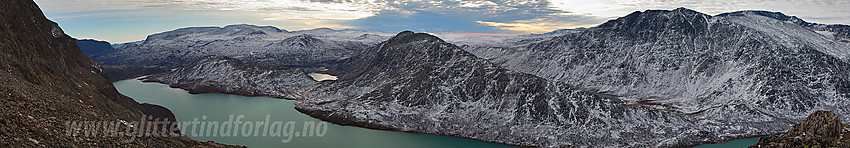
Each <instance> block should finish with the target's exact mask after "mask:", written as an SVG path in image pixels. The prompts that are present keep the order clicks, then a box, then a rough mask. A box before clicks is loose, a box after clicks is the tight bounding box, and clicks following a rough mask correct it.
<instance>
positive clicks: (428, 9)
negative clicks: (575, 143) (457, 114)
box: [35, 0, 850, 43]
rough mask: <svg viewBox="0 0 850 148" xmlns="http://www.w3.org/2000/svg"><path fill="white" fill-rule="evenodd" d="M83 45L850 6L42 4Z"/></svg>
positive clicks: (457, 0) (846, 0) (136, 0)
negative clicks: (212, 33)
mask: <svg viewBox="0 0 850 148" xmlns="http://www.w3.org/2000/svg"><path fill="white" fill-rule="evenodd" d="M35 2H36V3H37V4H38V5H39V6H40V7H41V9H42V11H44V13H45V15H46V16H47V17H48V18H49V19H51V20H53V21H56V22H57V23H59V25H60V27H62V28H63V30H64V31H65V32H66V33H67V34H69V35H71V36H74V37H75V38H80V39H97V40H105V41H110V42H112V43H124V42H132V41H139V40H144V39H145V37H146V36H147V35H149V34H153V33H158V32H164V31H169V30H174V29H177V28H184V27H206V26H226V25H230V24H254V25H264V26H275V27H278V28H281V29H285V30H289V31H295V30H304V29H313V28H323V27H324V28H333V29H358V30H366V31H383V32H387V33H395V32H399V31H404V30H411V31H416V32H457V33H467V34H480V35H487V34H496V35H498V34H502V35H504V34H529V33H544V32H549V31H553V30H557V29H572V28H578V27H593V26H596V25H599V24H601V23H604V22H605V21H607V20H611V19H616V18H617V17H621V16H625V15H627V14H629V13H632V12H634V11H643V10H647V9H665V10H672V9H675V8H678V7H685V8H689V9H693V10H696V11H700V12H703V13H707V14H711V15H716V14H719V13H723V12H733V11H739V10H767V11H779V12H783V13H785V14H787V15H793V16H798V17H800V18H803V19H804V20H807V21H809V22H817V23H825V24H850V0H699V1H690V0H583V1H580V0H35Z"/></svg>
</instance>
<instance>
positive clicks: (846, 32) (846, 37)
mask: <svg viewBox="0 0 850 148" xmlns="http://www.w3.org/2000/svg"><path fill="white" fill-rule="evenodd" d="M743 15H761V16H766V17H770V18H774V19H777V20H780V21H785V22H789V23H794V24H797V25H800V26H803V27H804V28H808V29H810V30H813V31H815V32H817V33H820V34H823V35H824V36H826V37H828V38H830V39H834V40H836V41H840V42H845V43H850V26H848V25H842V24H831V25H827V24H818V23H811V22H807V21H805V20H803V19H800V18H798V17H796V16H788V15H785V14H783V13H782V12H770V11H755V10H748V11H738V12H731V13H724V14H720V15H719V16H743Z"/></svg>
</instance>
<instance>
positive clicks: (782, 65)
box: [493, 8, 850, 136]
mask: <svg viewBox="0 0 850 148" xmlns="http://www.w3.org/2000/svg"><path fill="white" fill-rule="evenodd" d="M511 51H515V52H513V53H509V54H505V55H502V56H498V57H494V58H493V61H494V62H495V63H499V64H500V65H502V66H503V67H505V68H507V69H511V70H517V71H521V72H524V73H529V74H533V75H536V76H540V77H543V78H546V79H550V80H556V81H560V82H563V83H567V84H570V85H572V86H577V87H579V88H582V89H585V90H591V91H598V92H605V93H608V94H612V95H615V96H620V97H621V98H622V99H624V100H626V101H627V102H631V103H633V104H636V105H642V106H651V107H655V108H660V109H667V110H672V111H676V112H682V113H686V114H688V115H689V116H690V118H691V119H690V120H692V121H695V122H704V123H718V124H720V125H722V126H719V127H718V128H731V127H737V128H751V129H749V130H747V131H764V132H777V131H771V129H772V128H771V127H759V126H752V124H753V123H764V124H766V125H769V126H776V127H782V128H787V127H788V125H789V124H790V123H794V122H799V121H800V120H802V119H803V118H805V117H806V115H808V114H809V113H811V112H814V111H817V110H831V111H834V112H836V113H838V114H839V115H842V119H845V120H846V119H850V116H848V115H850V62H848V58H850V47H848V44H845V43H841V42H837V41H835V40H832V39H829V38H827V37H825V36H823V35H821V34H819V33H817V32H814V31H812V30H809V29H807V28H805V27H804V26H800V25H797V24H794V23H792V22H788V21H782V20H777V19H775V18H771V17H766V16H763V15H753V14H750V13H742V14H740V15H718V16H709V15H705V14H702V13H699V12H695V11H692V10H687V9H683V8H680V9H676V10H674V11H644V12H636V13H633V14H630V15H628V16H625V17H622V18H619V19H617V20H613V21H609V22H607V23H605V24H602V25H600V26H598V27H595V28H592V29H588V30H585V31H582V32H579V33H575V34H569V35H566V36H562V37H557V38H554V39H552V40H549V41H543V42H539V43H534V44H530V45H527V46H521V47H517V48H516V49H513V50H511ZM723 133H725V134H727V135H748V136H755V135H750V134H749V133H747V132H743V133H740V132H723Z"/></svg>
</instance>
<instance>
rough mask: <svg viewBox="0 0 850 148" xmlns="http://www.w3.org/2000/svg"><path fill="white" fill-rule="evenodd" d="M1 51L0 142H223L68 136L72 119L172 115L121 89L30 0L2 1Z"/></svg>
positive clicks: (30, 144)
mask: <svg viewBox="0 0 850 148" xmlns="http://www.w3.org/2000/svg"><path fill="white" fill-rule="evenodd" d="M0 57H2V58H0V106H2V107H0V125H1V126H0V146H2V147H38V146H47V147H106V146H122V147H123V146H126V147H190V146H223V145H219V144H215V143H211V142H198V141H194V140H191V139H189V138H187V137H185V136H173V137H155V136H142V137H136V138H133V137H129V136H103V135H99V136H81V135H74V134H68V133H67V132H66V129H72V130H78V129H73V128H74V127H70V126H68V123H70V122H74V121H125V122H139V121H142V120H145V119H143V115H149V116H154V117H156V118H164V117H170V118H172V119H170V120H173V114H172V113H171V112H169V111H168V110H167V109H164V108H158V107H156V106H153V105H141V104H139V103H137V102H135V101H133V100H132V99H130V98H127V97H125V96H123V95H121V94H119V93H118V91H116V90H115V88H114V87H113V86H112V84H111V83H110V82H109V81H107V80H106V79H105V78H104V76H103V69H102V68H101V66H100V64H98V63H96V62H94V61H92V60H90V59H88V58H87V57H86V56H85V55H83V53H82V51H81V50H80V49H79V48H78V46H77V44H76V42H75V41H74V39H73V38H71V37H69V36H68V35H65V34H64V32H63V31H62V29H61V28H59V26H58V25H57V24H56V23H54V22H52V21H50V20H48V19H47V18H45V17H44V15H43V14H42V12H41V10H40V9H39V8H38V6H37V5H36V4H35V3H34V2H33V1H31V0H7V1H4V2H3V3H2V4H0ZM143 111H146V112H143ZM121 127H125V128H126V126H121ZM131 128H132V127H131ZM122 129H123V128H122ZM131 139H132V140H131Z"/></svg>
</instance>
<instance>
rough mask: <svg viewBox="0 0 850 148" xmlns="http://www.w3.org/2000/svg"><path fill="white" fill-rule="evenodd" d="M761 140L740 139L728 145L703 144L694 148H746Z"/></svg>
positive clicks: (757, 138)
mask: <svg viewBox="0 0 850 148" xmlns="http://www.w3.org/2000/svg"><path fill="white" fill-rule="evenodd" d="M759 138H761V137H756V138H747V139H738V140H733V141H729V142H726V143H718V144H703V145H699V146H695V147H693V148H746V147H749V146H752V145H756V143H758V142H759Z"/></svg>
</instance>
